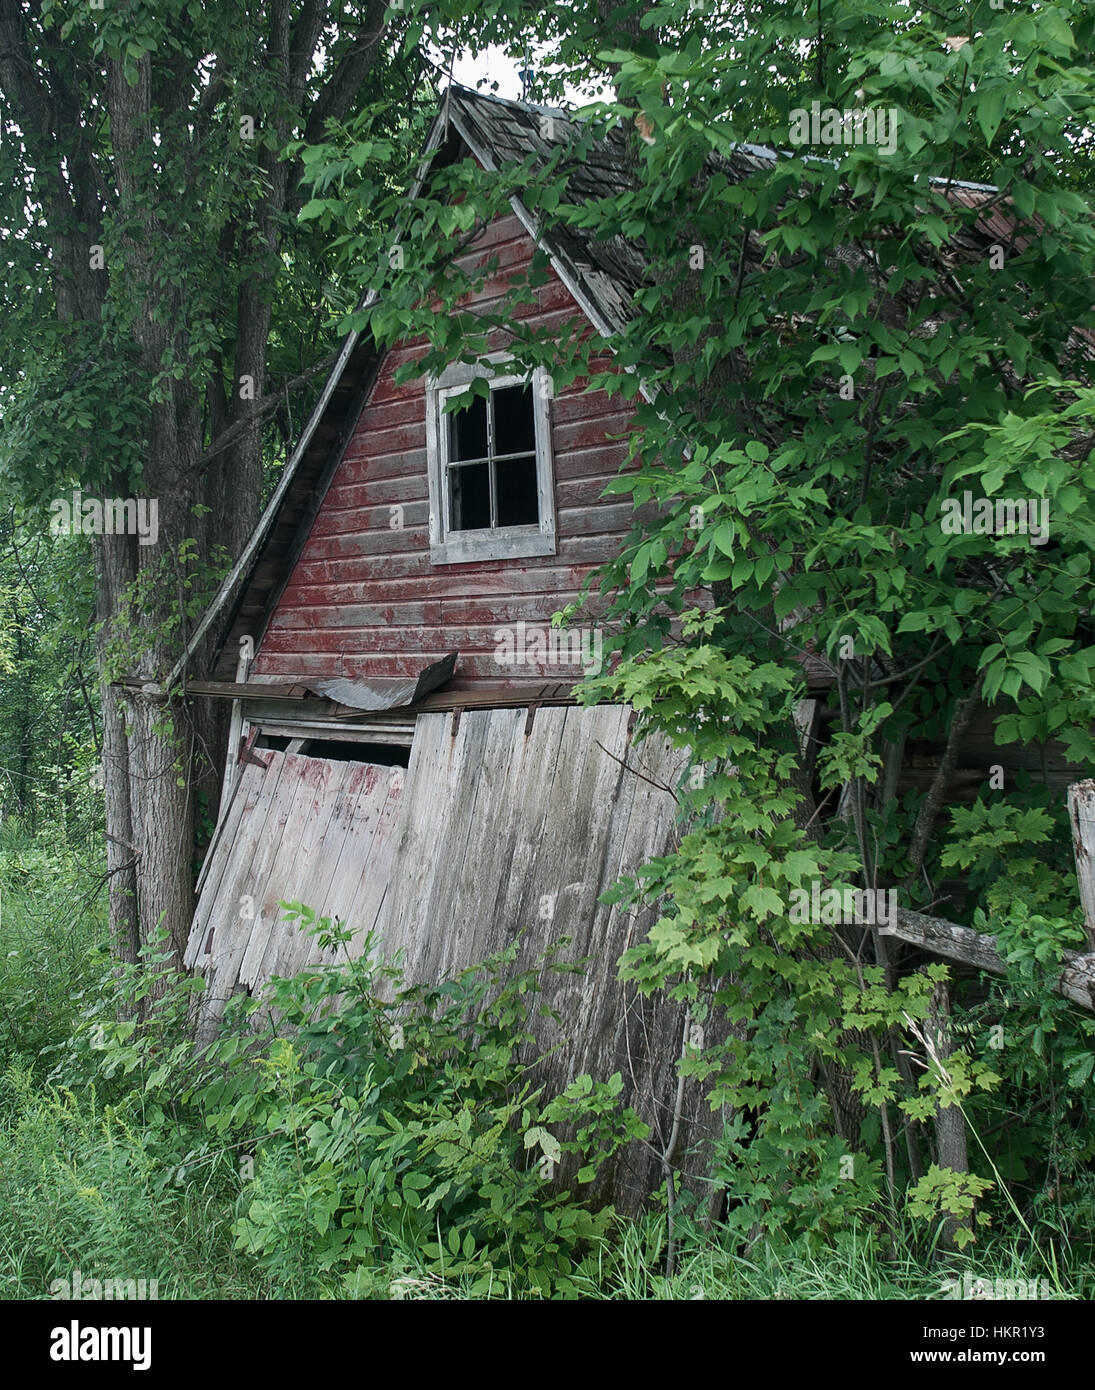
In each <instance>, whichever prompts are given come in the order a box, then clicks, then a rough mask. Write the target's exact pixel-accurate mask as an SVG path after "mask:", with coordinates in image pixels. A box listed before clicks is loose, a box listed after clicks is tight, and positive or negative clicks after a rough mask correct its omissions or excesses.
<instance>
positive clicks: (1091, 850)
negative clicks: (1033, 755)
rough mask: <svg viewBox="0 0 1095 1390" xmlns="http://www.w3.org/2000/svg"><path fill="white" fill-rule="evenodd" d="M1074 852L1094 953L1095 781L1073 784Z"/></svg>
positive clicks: (1070, 792) (1070, 809)
mask: <svg viewBox="0 0 1095 1390" xmlns="http://www.w3.org/2000/svg"><path fill="white" fill-rule="evenodd" d="M1068 818H1069V820H1070V821H1071V822H1072V853H1073V856H1074V858H1075V860H1076V879H1077V881H1078V883H1079V885H1080V902H1081V903H1082V904H1083V909H1084V930H1085V931H1086V932H1087V944H1088V945H1089V946H1090V948H1091V949H1092V950H1093V951H1095V781H1092V780H1091V779H1090V778H1089V779H1088V780H1087V781H1086V782H1074V783H1073V784H1072V786H1071V787H1069V789H1068Z"/></svg>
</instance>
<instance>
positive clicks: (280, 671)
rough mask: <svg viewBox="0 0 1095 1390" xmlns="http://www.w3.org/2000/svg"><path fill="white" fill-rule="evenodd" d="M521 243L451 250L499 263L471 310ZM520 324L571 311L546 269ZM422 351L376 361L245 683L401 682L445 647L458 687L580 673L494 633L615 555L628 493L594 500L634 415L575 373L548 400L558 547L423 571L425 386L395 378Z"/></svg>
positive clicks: (513, 233) (512, 265) (543, 614)
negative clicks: (502, 647)
mask: <svg viewBox="0 0 1095 1390" xmlns="http://www.w3.org/2000/svg"><path fill="white" fill-rule="evenodd" d="M533 250H534V247H533V243H532V240H531V238H530V237H529V236H528V234H527V233H526V231H525V229H524V228H523V226H522V225H521V223H520V222H519V221H518V219H517V218H516V217H514V216H507V217H502V218H498V219H497V220H496V221H495V222H493V223H492V224H491V225H490V226H489V227H488V228H486V229H485V231H484V233H483V234H482V236H481V237H480V238H479V240H478V241H477V242H476V244H475V246H474V248H473V249H472V251H470V252H469V253H467V255H466V256H465V257H464V258H463V259H464V260H465V262H467V263H469V264H470V263H472V262H478V263H479V264H482V263H484V262H485V261H486V260H487V259H489V258H491V257H496V258H497V260H498V267H497V270H495V271H492V273H491V274H490V275H489V276H488V277H487V280H486V282H485V284H484V285H483V286H482V287H481V290H480V292H479V293H478V294H477V295H476V296H475V303H476V306H477V307H479V308H488V307H489V306H490V304H491V303H492V302H494V301H496V300H497V299H498V298H499V296H500V295H502V294H503V293H504V291H505V288H506V286H507V284H508V283H509V280H510V278H511V277H512V276H513V275H514V274H515V273H517V272H523V271H525V270H526V269H527V268H528V266H529V264H530V262H531V260H532V255H533ZM518 317H520V318H522V319H531V320H532V321H533V322H534V323H535V324H536V326H537V327H544V326H547V325H550V324H553V323H554V324H558V325H559V326H560V327H561V328H562V327H564V326H569V325H571V324H572V323H573V321H574V320H575V319H576V318H580V317H581V311H580V310H579V308H578V306H577V304H576V303H575V302H574V300H573V298H572V297H571V295H570V293H569V291H568V290H567V289H566V287H565V286H564V285H563V284H562V282H561V281H559V279H558V278H557V277H556V276H555V275H554V273H553V274H552V276H551V279H550V280H549V281H548V283H546V284H545V285H543V286H542V287H540V288H539V289H538V291H537V299H536V303H535V304H530V305H527V306H522V307H521V309H520V310H519V311H518ZM582 322H583V325H584V320H583V321H582ZM492 345H493V344H492ZM497 346H504V342H503V340H502V339H500V338H499V339H498V342H497ZM423 352H424V346H423V344H422V343H421V341H418V342H414V341H410V342H406V343H401V344H399V345H397V346H396V347H395V348H393V349H392V350H391V352H389V353H388V354H387V356H386V357H385V359H384V362H383V363H382V364H381V367H380V370H379V372H378V374H377V378H376V381H375V382H374V385H373V388H372V390H371V392H370V395H369V399H368V401H367V403H366V406H365V409H364V411H363V412H362V415H361V418H360V420H359V422H358V426H357V429H356V430H355V432H354V435H353V438H352V439H351V440H350V443H349V444H348V446H347V448H346V451H345V454H344V456H343V459H342V463H341V465H340V466H339V469H338V471H337V473H336V474H335V477H334V480H333V482H332V484H331V487H330V489H329V491H328V493H327V496H326V498H325V499H324V502H323V505H322V507H321V509H320V511H319V515H318V516H317V517H316V520H315V522H314V524H313V526H312V530H311V533H310V535H309V537H308V539H307V541H306V543H305V545H304V547H303V550H302V551H301V554H300V556H299V558H298V560H297V563H296V565H295V566H294V569H293V571H292V573H291V575H290V576H289V580H288V582H287V584H286V586H285V589H284V592H283V593H282V595H281V599H280V601H279V603H278V605H277V608H276V610H275V612H274V615H273V617H272V619H271V622H270V624H269V627H268V628H267V631H266V634H265V636H264V638H263V640H262V643H261V645H260V648H259V651H258V653H257V656H256V660H255V663H254V666H253V672H254V674H255V676H258V677H267V678H277V677H285V678H295V677H311V678H316V677H322V676H350V677H355V678H368V677H372V676H406V675H412V674H414V673H415V672H416V671H417V670H418V669H419V667H420V666H421V665H422V663H423V662H424V661H432V660H434V659H437V658H440V657H442V656H444V655H445V654H446V653H447V652H450V651H457V652H459V653H460V659H459V661H458V663H457V669H456V677H457V679H458V680H460V681H462V682H463V681H472V682H477V681H495V682H497V681H498V680H499V679H505V678H509V677H512V678H515V679H524V678H528V679H532V678H533V677H547V678H554V679H557V680H577V679H579V678H580V676H581V674H582V671H581V666H580V665H575V664H573V663H571V662H569V661H566V660H565V659H564V660H563V661H559V660H558V659H552V658H549V659H548V660H547V661H545V662H540V663H536V662H528V663H526V664H524V665H522V666H521V667H519V668H514V667H508V668H507V667H505V666H503V665H500V664H499V662H498V661H497V660H496V659H495V655H494V653H495V651H496V648H497V640H496V635H495V630H496V629H497V628H498V627H500V626H508V625H512V624H515V623H518V622H524V623H526V624H530V625H538V626H541V627H543V628H544V629H547V628H548V626H549V624H550V620H551V615H552V614H553V613H555V612H557V611H558V610H559V609H560V608H562V607H563V606H564V605H565V604H566V603H568V602H570V601H571V600H572V599H574V598H576V597H577V595H578V592H579V590H580V588H581V585H582V583H583V582H584V580H585V578H586V576H587V575H588V574H589V572H590V571H591V570H592V569H594V568H595V567H596V566H598V565H600V564H603V563H604V562H605V561H606V560H607V559H609V558H611V557H612V556H613V555H616V554H618V553H619V551H620V548H621V545H622V542H623V539H624V537H625V536H626V535H627V534H628V532H629V531H630V529H631V526H632V524H633V522H634V519H635V514H634V511H633V508H632V506H631V503H630V501H629V500H628V499H626V498H624V499H621V498H619V497H614V496H609V497H605V496H604V495H603V494H604V489H605V486H606V484H607V483H608V482H609V481H610V479H612V478H613V477H615V476H616V474H617V472H618V470H619V468H620V466H621V464H622V463H623V460H624V458H625V456H626V444H625V443H624V441H623V436H624V435H626V433H627V430H628V428H629V421H630V411H629V409H628V407H627V406H626V404H624V403H623V402H621V401H620V400H619V399H618V398H610V397H609V396H607V395H606V394H605V393H604V392H591V393H587V392H586V391H585V389H584V383H583V382H577V383H575V384H574V385H573V386H571V387H569V388H567V389H566V390H565V391H563V392H562V393H561V394H560V395H559V396H558V397H557V398H556V399H555V400H553V401H552V403H551V421H552V428H551V442H552V455H553V467H554V478H555V506H556V525H557V535H558V548H557V554H555V555H545V556H539V557H534V558H526V559H520V560H508V561H489V562H476V563H473V564H460V565H433V564H431V562H430V557H429V544H428V524H429V489H428V486H427V475H426V401H425V392H424V387H423V382H422V380H421V379H417V380H414V381H411V382H409V383H407V384H406V385H404V386H402V387H398V386H396V385H395V381H394V377H395V373H396V370H397V369H398V368H399V367H400V366H403V365H405V364H406V363H408V362H413V361H417V360H418V359H420V358H421V356H422V355H423ZM558 656H561V657H563V658H565V657H566V656H567V653H566V651H565V650H564V651H562V652H561V653H556V657H558Z"/></svg>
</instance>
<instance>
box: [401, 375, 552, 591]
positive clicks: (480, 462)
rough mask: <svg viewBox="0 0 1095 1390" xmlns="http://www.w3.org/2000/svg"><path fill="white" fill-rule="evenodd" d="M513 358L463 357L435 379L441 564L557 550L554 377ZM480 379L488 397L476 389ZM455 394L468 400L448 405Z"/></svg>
mask: <svg viewBox="0 0 1095 1390" xmlns="http://www.w3.org/2000/svg"><path fill="white" fill-rule="evenodd" d="M511 362H512V359H511V358H510V357H509V356H508V355H507V354H505V353H495V354H493V355H492V356H491V357H490V358H489V359H488V361H487V362H484V363H476V364H474V365H470V364H468V363H463V362H458V363H455V364H454V365H453V366H451V367H448V368H447V369H446V370H445V371H444V372H442V374H441V375H440V376H438V377H429V378H427V380H426V457H427V461H428V467H429V484H430V560H431V561H432V563H433V564H435V565H457V564H462V563H463V564H466V563H468V562H470V561H475V560H505V559H519V558H521V557H523V556H528V555H554V554H555V550H556V546H555V487H554V479H553V473H552V463H551V406H550V401H551V377H550V376H549V375H548V373H547V372H546V371H544V369H543V368H541V367H537V368H536V369H535V370H534V371H533V372H532V373H531V374H528V373H522V372H516V371H510V372H507V371H506V366H507V364H510V363H511ZM476 378H480V379H482V380H483V381H485V382H486V386H487V391H486V393H485V394H479V393H477V394H472V393H471V392H469V389H468V388H469V386H470V385H471V383H472V382H473V381H474V380H475V379H476ZM454 397H459V398H460V402H461V403H460V405H458V406H457V407H455V408H454V409H451V410H448V411H447V410H446V409H445V406H446V403H447V402H449V401H450V400H452V399H453V398H454Z"/></svg>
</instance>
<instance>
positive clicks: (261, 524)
mask: <svg viewBox="0 0 1095 1390" xmlns="http://www.w3.org/2000/svg"><path fill="white" fill-rule="evenodd" d="M579 129H580V127H579V123H578V122H577V121H575V119H574V118H573V117H572V116H570V115H568V114H567V113H566V112H565V111H561V110H556V109H553V108H549V107H541V106H532V105H530V104H528V103H525V102H519V101H507V100H503V99H502V98H500V97H494V96H485V95H483V94H482V93H480V92H473V91H470V90H469V89H467V88H464V87H458V86H451V87H450V88H449V89H448V91H447V93H446V95H445V97H444V99H443V100H442V102H441V106H440V109H439V111H438V114H437V116H436V117H435V118H434V122H433V125H432V127H431V129H430V133H429V136H428V138H427V140H426V144H425V148H424V150H423V155H422V159H421V161H420V164H419V169H418V175H417V177H416V179H415V182H414V184H413V186H412V188H411V190H410V192H409V193H408V195H407V201H408V202H413V201H414V199H415V198H416V197H417V196H418V195H419V193H420V192H421V190H422V188H423V186H424V184H425V182H426V180H427V178H428V175H429V171H430V169H432V168H435V167H443V166H444V165H445V164H448V163H450V162H452V161H454V160H455V159H458V158H460V157H461V155H462V153H464V152H469V153H471V154H472V155H474V156H475V158H476V159H478V160H479V162H480V163H481V164H482V165H483V167H484V168H485V169H487V170H488V171H494V170H497V169H499V168H500V167H501V166H502V165H504V164H507V163H510V162H511V161H515V160H522V159H525V158H527V157H528V156H529V155H532V156H533V158H534V159H535V160H537V161H538V162H539V161H543V160H545V159H546V158H547V157H548V155H549V154H550V153H551V151H552V149H553V147H555V146H557V145H560V144H567V143H569V142H570V141H572V140H573V139H574V138H575V137H576V135H577V134H578V132H579ZM545 134H546V135H549V136H550V137H551V138H550V139H549V138H545ZM624 139H625V136H624V134H623V132H622V131H615V130H614V131H612V132H610V134H609V136H608V137H607V138H606V139H604V140H602V141H600V142H598V144H597V145H596V146H595V148H594V149H593V151H592V152H591V154H590V157H589V158H588V159H587V160H586V162H585V166H584V167H583V168H582V169H580V170H579V171H577V173H576V175H575V179H574V195H575V196H577V197H594V196H597V197H602V196H604V195H605V193H606V192H615V191H619V190H620V189H622V188H624V187H626V184H627V172H626V165H625V162H624ZM510 202H511V206H512V208H513V211H514V213H515V214H516V215H517V217H518V218H519V219H520V221H521V222H522V223H523V225H524V226H525V227H526V229H527V230H528V232H529V235H530V236H531V237H532V238H533V240H534V241H535V242H536V243H537V245H538V246H540V247H541V248H542V249H543V250H544V251H545V252H547V254H548V256H549V257H550V259H551V263H552V267H553V269H554V270H555V272H556V274H557V275H558V276H559V278H560V280H562V282H563V284H564V285H565V286H566V287H567V289H568V290H569V291H570V293H571V294H572V295H573V296H574V298H575V300H576V301H577V303H578V305H579V306H580V308H581V310H582V312H583V313H584V314H585V315H586V317H587V318H588V319H589V321H590V323H591V324H592V325H593V327H594V328H595V329H596V330H597V331H598V332H599V333H601V334H602V335H604V336H606V337H609V336H611V335H612V334H613V333H614V332H616V331H618V330H619V328H620V327H621V326H622V325H623V323H624V321H625V320H626V317H627V305H628V303H629V301H630V298H631V293H632V291H633V290H634V289H635V288H636V287H637V286H638V285H639V284H640V283H641V281H642V278H643V274H644V265H643V259H642V256H641V253H639V252H637V251H636V249H635V248H634V247H633V246H632V245H631V244H629V243H628V242H627V241H625V240H624V239H623V238H616V239H614V240H613V241H612V242H608V243H606V242H595V241H592V240H590V239H587V238H584V237H582V236H580V235H576V234H574V233H568V234H566V235H565V236H563V235H558V234H555V233H552V234H550V235H546V234H545V233H543V231H542V230H541V228H540V226H539V223H538V221H537V219H536V218H535V217H534V216H533V215H532V214H531V213H530V212H529V210H528V209H527V208H526V207H525V206H524V205H523V203H522V202H521V201H520V199H519V198H516V197H514V198H512V199H511V200H510ZM376 299H377V295H376V293H375V291H372V290H370V291H368V292H367V293H366V294H365V295H364V296H363V297H362V299H361V302H360V304H359V305H358V308H359V309H363V308H368V307H369V306H370V305H371V304H373V303H375V302H376ZM382 357H383V353H382V352H380V351H378V349H377V345H376V343H375V342H374V341H373V339H372V337H371V336H370V335H369V334H368V333H367V332H365V333H361V332H351V333H350V334H348V335H347V338H346V340H345V342H344V343H343V346H342V349H341V351H340V352H339V355H338V357H337V359H336V361H335V364H334V366H333V367H332V369H331V372H330V375H329V376H328V378H327V381H326V383H325V384H324V387H323V390H322V391H321V392H320V395H319V399H318V400H317V402H316V404H315V407H314V408H313V410H312V413H311V415H310V416H309V418H308V421H307V423H306V424H305V426H304V430H303V433H302V434H301V437H300V439H299V441H298V443H297V445H296V448H295V449H294V450H293V452H292V454H291V455H290V456H289V459H288V460H287V462H286V464H285V467H284V469H283V470H282V474H281V477H280V478H279V480H278V484H277V487H276V488H275V489H274V493H273V495H272V496H271V498H270V501H269V502H268V503H267V506H266V509H265V511H264V512H263V514H262V516H261V517H260V519H259V521H258V524H257V525H256V527H255V530H254V531H253V532H252V534H251V537H250V539H249V540H248V542H247V544H246V546H245V547H244V549H243V552H242V553H241V555H240V557H239V559H238V560H237V561H236V564H235V565H234V566H233V568H232V570H231V572H230V573H229V574H228V575H227V576H226V578H225V579H224V581H223V583H222V584H221V586H220V588H219V589H218V591H217V593H216V595H215V596H214V598H213V600H212V602H211V603H210V605H209V607H208V608H207V609H206V611H205V613H204V615H203V616H202V618H201V621H200V622H199V624H198V626H197V627H196V628H195V629H194V633H193V635H192V636H191V638H190V641H189V642H188V644H187V646H186V648H185V650H184V651H183V654H182V656H181V657H180V658H179V660H178V662H177V663H176V664H175V667H174V669H173V671H172V672H171V675H170V676H169V677H168V680H167V682H166V685H167V687H169V688H170V687H171V686H172V685H174V684H175V683H176V682H177V681H178V680H179V678H180V677H181V676H182V675H183V674H184V673H185V671H186V668H187V666H188V664H189V663H190V661H191V660H192V658H193V655H194V652H195V651H196V650H197V649H198V646H199V645H200V643H201V642H202V640H203V638H204V637H205V635H206V633H207V632H208V631H209V630H210V628H211V627H212V626H213V624H214V623H216V622H217V620H218V619H219V618H221V617H222V615H223V614H224V613H225V612H227V611H229V605H230V604H232V605H233V606H232V607H231V610H230V612H231V617H230V618H229V619H228V620H227V622H226V625H225V629H224V632H223V636H222V637H221V638H220V640H219V642H218V655H217V659H216V661H215V663H214V669H213V673H212V674H213V675H214V677H215V678H217V679H220V680H228V681H231V680H232V679H234V676H235V671H236V659H237V658H236V654H237V648H238V642H239V638H241V637H243V636H244V635H246V634H250V635H251V636H252V637H253V638H254V639H255V643H256V645H257V644H258V642H259V640H260V639H261V636H262V634H263V632H264V631H265V629H266V625H267V623H268V621H269V619H270V616H271V614H272V612H273V610H274V608H275V606H276V604H277V601H278V599H279V598H280V596H281V591H282V589H283V588H284V584H285V581H286V580H287V578H288V575H289V573H290V572H291V570H292V568H293V565H294V563H295V562H296V559H297V557H298V555H299V554H300V551H301V549H302V548H303V545H304V542H305V540H306V539H307V537H308V533H309V531H310V530H311V527H312V523H313V521H314V520H315V517H316V515H317V514H318V511H319V508H320V506H321V505H322V502H323V498H324V496H325V495H326V492H327V489H328V487H329V486H330V483H331V480H332V478H333V477H334V474H335V472H336V470H337V468H338V465H339V463H340V462H341V460H342V455H343V452H344V450H345V448H346V445H347V444H348V443H349V441H350V439H351V437H352V435H353V432H354V429H355V427H356V425H357V422H358V419H359V417H360V415H361V412H362V409H363V408H364V406H365V402H366V399H367V397H368V395H369V392H370V390H371V389H372V385H373V382H374V380H375V378H376V372H377V369H378V367H379V366H380V361H381V358H382Z"/></svg>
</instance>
